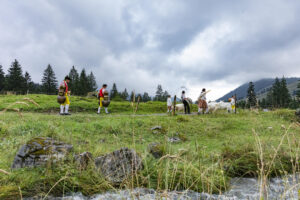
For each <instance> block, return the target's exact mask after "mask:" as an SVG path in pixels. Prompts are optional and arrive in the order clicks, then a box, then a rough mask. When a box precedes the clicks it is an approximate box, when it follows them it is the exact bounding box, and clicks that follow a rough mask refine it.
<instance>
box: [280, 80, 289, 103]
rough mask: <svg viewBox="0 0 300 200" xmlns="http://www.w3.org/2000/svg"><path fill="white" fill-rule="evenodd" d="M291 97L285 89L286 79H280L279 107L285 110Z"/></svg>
mask: <svg viewBox="0 0 300 200" xmlns="http://www.w3.org/2000/svg"><path fill="white" fill-rule="evenodd" d="M291 99H292V97H291V95H290V93H289V90H288V88H287V84H286V79H285V78H284V77H282V79H281V82H280V107H284V108H287V107H288V106H289V103H290V102H291Z"/></svg>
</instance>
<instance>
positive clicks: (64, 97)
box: [58, 76, 71, 115]
mask: <svg viewBox="0 0 300 200" xmlns="http://www.w3.org/2000/svg"><path fill="white" fill-rule="evenodd" d="M70 80H71V79H70V77H69V76H66V77H65V79H64V80H63V81H62V82H61V84H60V85H59V91H58V102H59V103H60V113H59V114H60V115H71V114H70V113H69V106H70V100H69V96H70V91H69V88H68V83H69V82H70Z"/></svg>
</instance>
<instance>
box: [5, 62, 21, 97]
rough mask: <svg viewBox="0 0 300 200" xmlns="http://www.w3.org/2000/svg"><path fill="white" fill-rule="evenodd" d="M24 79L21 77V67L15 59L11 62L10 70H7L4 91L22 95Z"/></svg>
mask: <svg viewBox="0 0 300 200" xmlns="http://www.w3.org/2000/svg"><path fill="white" fill-rule="evenodd" d="M24 85H25V79H24V77H23V72H22V67H21V65H20V64H19V62H18V61H17V60H16V59H15V60H14V62H12V64H11V66H10V68H9V69H8V74H7V75H6V82H5V86H6V87H5V89H6V90H10V91H14V92H20V93H24V91H25V87H24Z"/></svg>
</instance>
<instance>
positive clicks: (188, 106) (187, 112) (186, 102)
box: [181, 91, 191, 114]
mask: <svg viewBox="0 0 300 200" xmlns="http://www.w3.org/2000/svg"><path fill="white" fill-rule="evenodd" d="M181 100H182V103H183V105H184V113H185V114H191V111H190V105H189V102H188V99H187V98H186V96H185V91H182V94H181Z"/></svg>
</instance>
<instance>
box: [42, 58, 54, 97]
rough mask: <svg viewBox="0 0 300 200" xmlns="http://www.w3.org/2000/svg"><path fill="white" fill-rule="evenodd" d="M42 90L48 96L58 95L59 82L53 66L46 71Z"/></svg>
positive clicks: (49, 66)
mask: <svg viewBox="0 0 300 200" xmlns="http://www.w3.org/2000/svg"><path fill="white" fill-rule="evenodd" d="M42 90H43V92H44V93H46V94H56V93H57V80H56V77H55V73H54V71H53V69H52V66H51V65H50V64H49V65H48V66H47V68H46V69H45V71H44V74H43V78H42Z"/></svg>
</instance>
